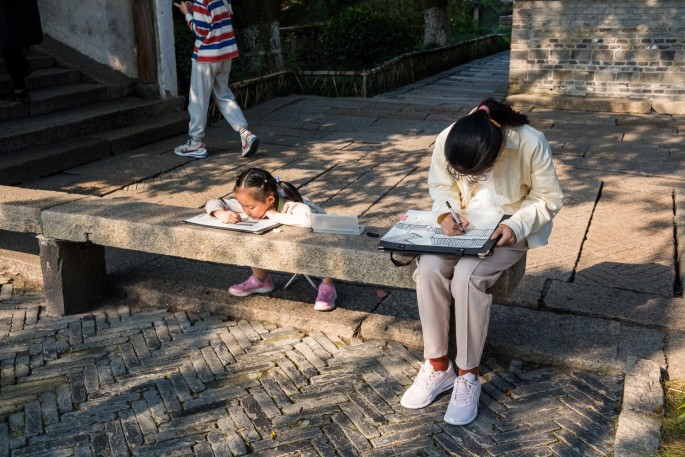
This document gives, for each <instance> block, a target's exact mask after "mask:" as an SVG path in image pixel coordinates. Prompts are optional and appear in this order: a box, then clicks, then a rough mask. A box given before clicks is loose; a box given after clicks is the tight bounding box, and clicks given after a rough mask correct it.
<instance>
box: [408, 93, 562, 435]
mask: <svg viewBox="0 0 685 457" xmlns="http://www.w3.org/2000/svg"><path fill="white" fill-rule="evenodd" d="M428 188H429V192H430V195H431V198H432V199H433V211H435V212H438V213H439V214H441V216H440V217H439V218H438V222H439V223H440V224H441V230H442V232H443V233H444V234H445V235H452V236H458V235H460V234H462V233H464V231H465V230H466V228H467V227H468V225H469V221H468V220H467V218H465V217H463V216H462V215H460V214H457V215H456V217H457V218H458V219H459V221H458V222H457V221H455V219H454V217H453V216H452V214H451V213H450V211H449V208H448V206H447V202H449V204H450V205H451V206H452V207H453V208H454V209H456V210H457V212H459V211H460V210H461V211H465V212H466V213H467V214H468V210H469V209H470V208H472V207H473V206H475V205H479V206H480V207H481V208H486V209H487V208H490V209H491V210H493V211H500V213H501V214H509V215H511V217H510V218H509V219H506V220H505V221H504V222H502V223H501V224H500V225H499V227H498V228H497V229H496V230H495V232H494V233H493V236H492V238H493V239H496V238H497V237H501V238H500V239H499V241H498V242H497V247H496V249H495V250H494V251H493V254H492V255H491V256H490V257H485V258H480V257H476V256H465V257H461V258H459V257H456V256H445V255H422V256H421V257H420V258H419V259H418V260H417V263H418V268H417V269H416V271H415V272H414V279H415V281H416V294H417V301H418V306H419V316H420V318H421V328H422V332H423V344H424V357H425V358H426V361H425V362H424V363H423V364H422V366H421V370H420V371H419V374H418V375H417V377H416V380H415V381H414V383H413V385H412V386H411V387H410V388H409V389H407V391H406V392H405V393H404V395H403V396H402V399H401V404H402V406H404V407H405V408H423V407H425V406H428V405H429V404H430V403H431V402H432V401H433V400H434V399H435V397H437V395H438V394H440V393H441V392H444V391H447V390H450V389H453V390H452V396H451V398H450V402H449V406H448V408H447V412H446V413H445V422H448V423H450V424H453V425H465V424H468V423H470V422H472V421H473V420H474V419H475V418H476V416H477V415H478V399H479V398H480V380H479V377H478V367H479V365H480V359H481V355H482V353H483V346H484V344H485V337H486V335H487V329H488V323H489V319H490V307H491V305H492V295H490V294H488V293H487V292H486V290H487V289H488V288H489V287H491V286H492V285H493V284H494V283H495V281H497V279H498V278H499V277H500V275H501V274H502V272H503V271H504V270H506V269H507V268H509V267H511V266H512V265H514V264H515V263H516V262H518V261H519V259H520V258H521V257H522V256H523V255H524V254H525V253H526V251H527V250H528V249H533V248H536V247H539V246H544V245H545V244H547V239H548V237H549V234H550V232H551V230H552V218H553V217H554V216H555V215H556V214H557V212H558V211H559V210H560V209H561V206H562V198H563V195H562V191H561V187H560V185H559V180H558V178H557V174H556V172H555V170H554V165H553V164H552V154H551V151H550V148H549V144H548V143H547V140H546V139H545V136H544V135H543V134H542V133H541V132H539V131H537V130H535V129H534V128H532V127H531V126H530V125H528V118H527V117H526V116H525V115H523V114H520V113H518V112H516V111H514V110H513V109H512V108H511V107H510V106H509V105H505V104H503V103H499V102H496V101H495V100H493V99H487V100H485V101H483V102H482V103H481V104H480V106H479V107H478V108H476V109H474V110H473V111H471V113H469V114H468V115H467V116H465V117H463V118H461V119H459V120H458V121H457V122H456V123H454V124H452V125H451V126H449V127H448V128H446V129H445V130H444V131H443V132H442V133H440V134H439V135H438V137H437V139H436V141H435V148H434V150H433V157H432V161H431V166H430V170H429V172H428ZM453 302H454V307H455V310H454V312H455V317H456V328H455V329H454V330H453V331H454V332H455V333H456V342H457V356H456V365H457V368H458V376H457V374H455V372H454V367H453V365H452V361H450V360H449V358H448V356H447V352H448V351H447V349H448V341H449V333H448V332H449V331H450V329H449V323H450V307H451V306H452V303H453Z"/></svg>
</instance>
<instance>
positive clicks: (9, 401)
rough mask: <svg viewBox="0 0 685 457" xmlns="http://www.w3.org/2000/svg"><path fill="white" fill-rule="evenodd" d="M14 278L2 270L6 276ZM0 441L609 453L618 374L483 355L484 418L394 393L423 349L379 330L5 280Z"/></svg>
mask: <svg viewBox="0 0 685 457" xmlns="http://www.w3.org/2000/svg"><path fill="white" fill-rule="evenodd" d="M0 277H5V278H9V279H12V278H11V277H8V275H4V276H0ZM2 291H3V295H2V297H3V299H2V302H0V332H1V333H2V340H0V368H1V370H0V383H1V385H2V391H1V392H0V418H1V419H2V420H1V421H0V455H11V456H13V457H19V456H21V457H28V456H45V455H51V456H72V455H73V456H99V455H103V456H105V455H107V456H129V455H134V456H160V455H165V456H186V455H195V456H217V457H218V456H231V455H236V456H237V455H245V454H252V455H258V456H276V455H311V456H316V455H320V456H332V455H341V456H348V455H349V456H355V455H361V456H396V455H405V456H417V455H422V456H444V455H473V456H499V455H517V456H556V455H558V456H573V455H592V456H595V455H611V454H612V452H613V440H614V429H613V425H612V423H613V422H614V421H615V420H616V419H617V417H618V413H619V406H620V401H621V396H622V392H623V385H622V384H623V378H622V376H602V375H598V374H591V373H586V372H578V371H564V370H561V369H559V368H554V367H545V366H534V365H531V364H526V363H522V362H520V361H516V360H512V361H509V362H507V363H506V365H507V366H506V367H505V366H503V364H502V363H501V362H498V361H497V360H496V359H494V358H492V357H489V358H486V359H485V360H484V362H483V365H482V369H483V394H482V397H481V400H480V414H479V416H478V419H477V420H476V421H475V422H473V423H472V424H471V425H469V426H468V427H456V426H450V425H448V424H446V423H444V422H443V420H442V416H443V415H444V412H445V409H446V407H447V402H448V401H449V396H448V395H447V394H445V395H442V396H441V397H439V398H438V400H437V401H436V402H434V403H433V404H432V405H431V406H429V407H427V408H425V409H422V410H407V409H405V408H402V407H401V406H400V405H399V399H400V397H401V395H402V393H403V392H404V390H405V389H406V387H407V386H408V385H410V384H411V382H412V379H413V378H414V376H415V375H416V373H417V368H418V365H419V363H420V361H419V360H420V353H417V352H415V351H410V350H407V349H406V348H405V347H404V346H402V345H400V344H398V343H395V342H392V341H385V340H369V341H361V340H359V339H356V338H353V339H352V340H350V341H348V342H344V341H342V340H341V339H340V338H337V337H335V336H332V335H326V334H324V333H322V332H319V331H312V332H308V333H303V332H300V331H298V330H295V329H293V328H288V327H278V326H276V325H273V324H268V323H260V322H247V321H235V320H230V319H227V318H226V317H224V316H220V315H216V314H211V313H187V312H172V311H169V310H166V309H148V310H146V311H143V312H138V313H131V312H130V310H129V307H128V306H126V304H125V303H124V302H111V303H108V304H107V305H105V306H102V307H100V308H98V309H96V310H93V311H92V312H89V313H85V314H80V315H73V316H67V317H61V318H46V317H44V316H43V315H44V311H45V308H44V306H43V295H42V294H41V293H40V292H39V291H28V290H22V289H21V288H16V289H15V288H14V282H13V281H9V282H7V283H6V284H5V285H3V289H2Z"/></svg>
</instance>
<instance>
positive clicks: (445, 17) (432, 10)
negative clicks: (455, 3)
mask: <svg viewBox="0 0 685 457" xmlns="http://www.w3.org/2000/svg"><path fill="white" fill-rule="evenodd" d="M423 3H424V13H423V18H424V33H423V45H424V46H429V45H435V44H437V45H440V46H443V45H445V44H447V40H448V39H449V35H450V19H449V14H448V12H447V3H448V0H424V2H423Z"/></svg>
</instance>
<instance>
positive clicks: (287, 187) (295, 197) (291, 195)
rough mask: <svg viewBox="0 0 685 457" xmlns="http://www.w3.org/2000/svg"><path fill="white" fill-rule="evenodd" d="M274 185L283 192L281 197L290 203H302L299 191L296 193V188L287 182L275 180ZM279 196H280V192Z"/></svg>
mask: <svg viewBox="0 0 685 457" xmlns="http://www.w3.org/2000/svg"><path fill="white" fill-rule="evenodd" d="M276 185H278V187H279V189H280V190H281V191H282V192H283V194H282V196H283V197H285V198H286V199H288V200H290V201H291V202H300V203H302V202H303V201H304V200H302V195H301V194H300V191H298V190H297V188H296V187H295V186H293V185H292V184H290V183H289V182H283V181H281V180H280V179H278V178H276ZM279 195H281V193H280V192H279Z"/></svg>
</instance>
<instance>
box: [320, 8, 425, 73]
mask: <svg viewBox="0 0 685 457" xmlns="http://www.w3.org/2000/svg"><path fill="white" fill-rule="evenodd" d="M417 42H418V37H417V36H416V35H415V33H412V27H411V24H410V23H409V21H408V20H407V18H406V17H404V16H402V15H400V14H397V13H395V12H378V11H372V10H370V9H367V8H364V7H351V8H348V9H346V10H345V11H343V12H342V13H340V14H339V15H338V16H336V17H334V18H333V19H331V21H330V22H329V23H328V24H327V25H326V28H325V29H324V32H323V33H322V35H321V48H322V52H323V54H324V56H325V57H326V58H327V60H328V61H329V62H331V65H332V67H333V68H336V69H340V68H345V69H348V70H350V69H360V68H368V67H371V66H374V65H375V64H378V63H380V62H382V61H383V60H386V59H389V58H392V57H395V56H397V55H399V54H402V53H404V52H407V51H409V50H411V49H413V48H414V47H415V46H416V44H417Z"/></svg>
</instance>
